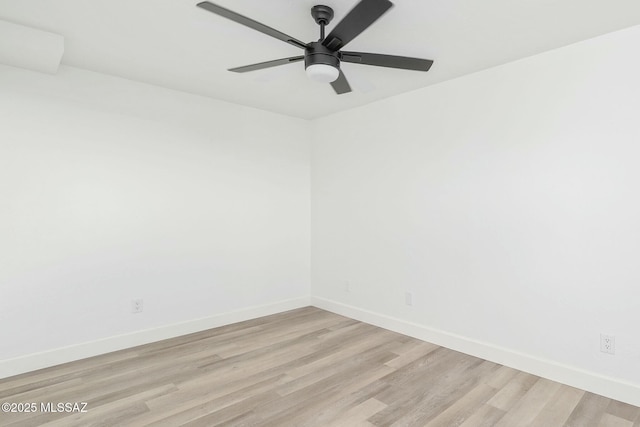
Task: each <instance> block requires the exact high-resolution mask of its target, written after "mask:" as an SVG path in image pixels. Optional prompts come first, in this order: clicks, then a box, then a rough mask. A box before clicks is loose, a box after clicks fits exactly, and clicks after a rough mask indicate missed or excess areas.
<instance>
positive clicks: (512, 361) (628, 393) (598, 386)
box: [311, 296, 640, 406]
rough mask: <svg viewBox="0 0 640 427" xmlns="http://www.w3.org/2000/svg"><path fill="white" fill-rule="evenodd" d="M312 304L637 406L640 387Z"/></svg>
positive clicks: (337, 306)
mask: <svg viewBox="0 0 640 427" xmlns="http://www.w3.org/2000/svg"><path fill="white" fill-rule="evenodd" d="M311 304H312V305H313V306H315V307H318V308H321V309H323V310H327V311H331V312H333V313H336V314H340V315H342V316H346V317H350V318H352V319H356V320H360V321H362V322H365V323H369V324H372V325H375V326H379V327H381V328H385V329H389V330H391V331H394V332H398V333H401V334H404V335H408V336H411V337H414V338H418V339H420V340H423V341H428V342H431V343H434V344H437V345H440V346H442V347H446V348H450V349H452V350H455V351H459V352H462V353H466V354H469V355H472V356H475V357H479V358H481V359H485V360H489V361H491V362H494V363H498V364H501V365H505V366H509V367H511V368H514V369H518V370H520V371H524V372H528V373H530V374H533V375H537V376H539V377H543V378H547V379H550V380H553V381H557V382H559V383H562V384H566V385H569V386H572V387H576V388H579V389H582V390H586V391H590V392H592V393H596V394H599V395H602V396H605V397H609V398H611V399H615V400H619V401H622V402H626V403H629V404H631V405H634V406H640V385H638V384H633V383H629V382H626V381H624V380H621V379H618V378H611V377H607V376H604V375H600V374H597V373H594V372H589V371H585V370H582V369H578V368H575V367H572V366H568V365H563V364H560V363H557V362H554V361H552V360H545V359H540V358H537V357H534V356H531V355H528V354H524V353H520V352H517V351H514V350H510V349H507V348H503V347H498V346H495V345H492V344H489V343H485V342H481V341H477V340H473V339H470V338H466V337H463V336H460V335H455V334H451V333H448V332H445V331H441V330H437V329H433V328H430V327H428V326H424V325H420V324H417V323H412V322H408V321H406V320H401V319H398V318H395V317H391V316H386V315H383V314H379V313H375V312H372V311H368V310H363V309H361V308H358V307H354V306H351V305H347V304H343V303H340V302H337V301H333V300H329V299H325V298H320V297H313V296H312V297H311Z"/></svg>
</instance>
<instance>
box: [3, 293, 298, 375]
mask: <svg viewBox="0 0 640 427" xmlns="http://www.w3.org/2000/svg"><path fill="white" fill-rule="evenodd" d="M309 305H310V298H309V297H301V298H294V299H289V300H285V301H279V302H276V303H272V304H266V305H261V306H256V307H249V308H245V309H242V310H236V311H231V312H228V313H222V314H218V315H214V316H210V317H205V318H201V319H195V320H189V321H186V322H181V323H175V324H172V325H167V326H161V327H159V328H153V329H146V330H143V331H137V332H132V333H130V334H124V335H117V336H114V337H109V338H105V339H100V340H96V341H90V342H86V343H82V344H77V345H72V346H68V347H62V348H56V349H53V350H49V351H45V352H42V353H34V354H28V355H26V356H21V357H17V358H14V359H7V360H0V378H7V377H11V376H14V375H19V374H22V373H25V372H31V371H35V370H38V369H42V368H48V367H50V366H56V365H60V364H62V363H67V362H73V361H74V360H80V359H84V358H87V357H92V356H98V355H100V354H105V353H110V352H112V351H117V350H122V349H125V348H131V347H135V346H138V345H142V344H148V343H151V342H156V341H161V340H164V339H168V338H174V337H177V336H181V335H186V334H191V333H194V332H199V331H204V330H207V329H211V328H217V327H219V326H224V325H228V324H231V323H237V322H242V321H244V320H250V319H255V318H257V317H262V316H268V315H270V314H276V313H281V312H283V311H287V310H293V309H296V308H301V307H307V306H309Z"/></svg>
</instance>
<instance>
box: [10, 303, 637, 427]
mask: <svg viewBox="0 0 640 427" xmlns="http://www.w3.org/2000/svg"><path fill="white" fill-rule="evenodd" d="M30 401H34V402H54V403H55V402H76V401H77V402H87V410H88V412H87V413H63V412H60V413H54V412H39V411H38V412H33V413H26V414H15V413H0V426H2V427H5V426H11V427H30V426H33V427H39V426H43V425H44V426H49V427H73V426H83V427H85V426H94V427H95V426H105V427H106V426H117V427H121V426H122V427H143V426H145V427H146V426H157V427H165V426H171V427H173V426H191V427H199V426H202V427H214V426H226V427H231V426H233V427H239V426H251V427H256V426H257V427H340V426H345V427H358V426H361V427H373V426H376V427H383V426H384V427H389V426H396V427H400V426H402V427H413V426H427V427H500V426H503V427H516V426H519V425H527V426H533V427H590V426H594V427H596V426H604V427H606V426H611V427H631V426H634V427H640V408H638V407H635V406H632V405H628V404H625V403H622V402H617V401H614V400H611V399H607V398H604V397H602V396H597V395H594V394H592V393H587V392H585V391H582V390H577V389H574V388H571V387H568V386H564V385H560V384H558V383H555V382H553V381H549V380H546V379H542V378H539V377H536V376H534V375H530V374H527V373H524V372H520V371H517V370H515V369H512V368H509V367H506V366H500V365H498V364H495V363H492V362H488V361H484V360H481V359H478V358H475V357H472V356H469V355H466V354H463V353H459V352H456V351H452V350H448V349H446V348H443V347H439V346H437V345H435V344H431V343H426V342H423V341H420V340H417V339H413V338H410V337H407V336H405V335H401V334H397V333H394V332H391V331H388V330H385V329H381V328H378V327H375V326H372V325H368V324H365V323H362V322H359V321H356V320H353V319H349V318H346V317H343V316H338V315H336V314H333V313H329V312H327V311H324V310H320V309H318V308H314V307H306V308H302V309H297V310H291V311H288V312H285V313H280V314H276V315H272V316H266V317H263V318H259V319H252V320H248V321H245V322H239V323H236V324H232V325H225V326H222V327H219V328H214V329H210V330H207V331H201V332H196V333H193V334H189V335H185V336H181V337H176V338H172V339H168V340H163V341H159V342H155V343H151V344H147V345H143V346H138V347H135V348H131V349H126V350H120V351H117V352H114V353H110V354H106V355H102V356H96V357H92V358H88V359H84V360H79V361H76V362H71V363H67V364H64V365H60V366H56V367H51V368H47V369H42V370H39V371H36V372H31V373H27V374H22V375H19V376H15V377H12V378H6V379H2V380H0V402H16V403H17V402H30Z"/></svg>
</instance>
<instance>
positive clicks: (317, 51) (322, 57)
mask: <svg viewBox="0 0 640 427" xmlns="http://www.w3.org/2000/svg"><path fill="white" fill-rule="evenodd" d="M316 64H323V65H329V66H331V67H334V68H338V69H340V59H338V53H337V52H334V51H332V50H331V49H329V48H327V47H326V46H323V45H322V43H321V42H311V43H309V44H308V45H307V47H306V49H305V50H304V68H308V67H309V66H310V65H316Z"/></svg>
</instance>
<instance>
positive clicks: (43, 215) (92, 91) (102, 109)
mask: <svg viewBox="0 0 640 427" xmlns="http://www.w3.org/2000/svg"><path fill="white" fill-rule="evenodd" d="M308 128H309V123H308V122H306V121H302V120H299V119H294V118H288V117H285V116H280V115H276V114H270V113H267V112H262V111H258V110H254V109H249V108H244V107H240V106H236V105H232V104H227V103H223V102H217V101H213V100H210V99H207V98H202V97H197V96H193V95H188V94H183V93H179V92H175V91H170V90H164V89H160V88H156V87H152V86H147V85H143V84H138V83H134V82H131V81H127V80H122V79H118V78H114V77H108V76H105V75H101V74H97V73H91V72H88V71H81V70H78V69H73V68H68V67H63V68H61V70H60V72H59V73H58V75H56V76H46V75H43V74H38V73H34V72H29V71H24V70H19V69H17V68H11V67H4V66H2V67H0V360H3V359H4V360H5V361H6V360H8V359H13V358H18V359H19V358H21V357H23V356H25V355H31V354H37V353H40V352H45V351H49V350H55V349H59V348H61V347H65V346H74V345H78V344H83V343H87V342H92V341H95V340H100V339H108V338H112V337H114V336H120V335H122V334H133V336H131V335H130V336H129V338H127V339H126V340H124V341H123V340H120V341H118V342H112V343H110V344H108V345H102V346H100V345H98V347H100V348H99V349H98V348H97V347H95V348H91V349H89V348H85V347H83V348H81V349H79V350H78V351H75V352H74V351H68V352H66V353H64V355H62V356H60V355H59V354H58V356H60V357H58V356H56V354H57V353H55V351H54V352H53V353H52V354H49V356H46V355H45V356H43V357H40V358H39V359H37V360H35V361H33V363H26V364H23V365H20V367H16V366H17V365H15V364H13V365H9V366H5V368H6V370H5V371H2V369H0V373H2V374H4V375H10V374H14V373H17V372H16V370H18V371H19V370H26V369H30V368H36V367H39V366H38V365H42V366H46V365H49V364H53V363H56V362H60V361H65V360H66V359H69V358H75V357H83V356H87V355H90V354H92V353H95V352H101V351H108V350H112V349H114V346H115V347H122V346H127V345H134V344H139V343H141V342H142V341H145V340H148V339H159V338H163V337H166V335H171V334H173V333H174V332H175V333H184V332H187V331H189V330H190V328H189V327H183V328H182V329H174V330H172V329H170V328H169V329H166V330H163V332H161V333H156V334H155V335H154V336H153V337H151V338H150V335H148V334H147V335H144V334H143V335H140V336H136V335H135V334H136V333H137V332H140V331H143V330H149V329H154V328H163V327H167V326H170V325H174V324H177V323H179V322H189V321H193V320H195V319H200V318H208V317H211V316H214V317H215V316H216V315H221V314H225V313H228V312H232V311H234V310H246V309H248V308H252V307H261V306H265V305H266V306H269V305H272V306H273V307H274V308H273V310H275V311H279V310H281V309H283V308H285V307H291V306H299V305H308V295H309V264H310V254H309V251H310V230H309V215H310V199H309V197H310V196H309V167H310V166H309V141H308ZM132 298H143V299H144V311H143V313H141V314H135V315H134V314H131V312H130V311H131V299H132ZM287 301H290V302H291V304H288V305H287V304H286V302H287ZM283 304H284V305H283ZM267 311H269V310H267ZM253 313H254V314H256V315H257V314H261V313H264V310H262V311H260V310H258V311H254V312H253ZM249 315H250V313H249ZM240 317H242V316H240ZM216 319H217V320H216V321H215V322H209V323H206V322H204V323H202V322H200V323H198V324H197V325H195V327H196V329H197V326H203V325H214V324H215V323H216V322H218V321H219V320H220V319H218V318H216ZM228 319H231V318H228ZM234 319H237V316H236V318H234ZM223 320H224V319H223ZM192 329H193V328H192ZM125 341H126V342H125ZM54 353H55V354H54ZM0 365H1V364H0ZM0 368H1V366H0ZM0 376H2V375H0Z"/></svg>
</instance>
